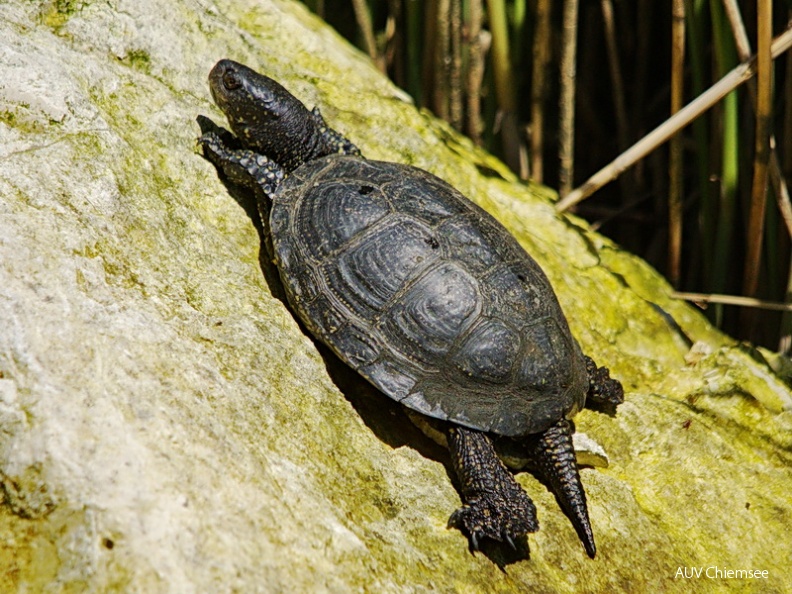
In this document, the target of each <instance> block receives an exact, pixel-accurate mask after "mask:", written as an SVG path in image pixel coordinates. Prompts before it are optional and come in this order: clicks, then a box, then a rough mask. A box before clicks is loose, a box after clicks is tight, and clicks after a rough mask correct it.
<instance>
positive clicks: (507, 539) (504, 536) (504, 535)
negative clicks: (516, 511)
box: [503, 532, 517, 551]
mask: <svg viewBox="0 0 792 594" xmlns="http://www.w3.org/2000/svg"><path fill="white" fill-rule="evenodd" d="M503 538H505V539H506V542H508V543H509V546H510V547H511V548H512V550H513V551H516V550H517V545H516V544H514V541H513V540H512V537H511V536H509V534H508V533H507V532H504V533H503Z"/></svg>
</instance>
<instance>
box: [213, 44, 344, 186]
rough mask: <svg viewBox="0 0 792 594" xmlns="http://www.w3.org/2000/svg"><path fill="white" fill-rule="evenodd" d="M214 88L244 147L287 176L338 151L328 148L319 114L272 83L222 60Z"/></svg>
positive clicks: (237, 65) (255, 73)
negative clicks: (303, 164)
mask: <svg viewBox="0 0 792 594" xmlns="http://www.w3.org/2000/svg"><path fill="white" fill-rule="evenodd" d="M209 87H210V89H211V91H212V98H213V99H214V101H215V103H216V104H217V106H218V107H219V108H220V109H221V110H222V111H223V113H224V114H225V116H226V118H227V119H228V122H229V124H230V125H231V129H232V130H233V132H234V134H235V135H236V136H237V138H239V140H240V141H241V143H242V145H243V146H244V147H245V148H249V149H251V150H254V151H256V152H259V153H262V154H264V155H266V156H267V157H269V158H270V159H272V160H273V161H275V162H276V163H278V165H280V166H281V167H283V168H284V169H286V171H287V172H290V171H293V170H294V169H296V168H297V167H299V166H300V165H301V164H302V163H304V162H305V161H309V160H311V159H315V158H318V157H321V156H324V155H325V154H329V153H330V152H332V151H328V150H326V149H325V147H324V144H326V143H325V142H324V138H323V133H324V131H323V130H322V129H321V127H320V126H319V125H318V122H317V118H316V117H315V116H314V114H312V113H311V112H310V111H308V109H306V107H305V105H303V104H302V103H301V102H300V101H299V100H298V99H297V98H296V97H295V96H294V95H292V94H291V93H289V91H287V90H286V89H285V88H283V87H282V86H281V85H280V84H278V83H277V82H275V81H274V80H272V79H271V78H269V77H267V76H264V75H263V74H259V73H258V72H256V71H254V70H252V69H250V68H248V67H247V66H244V65H243V64H239V63H237V62H234V61H233V60H220V61H219V62H218V63H217V64H215V66H214V68H212V71H211V72H210V73H209Z"/></svg>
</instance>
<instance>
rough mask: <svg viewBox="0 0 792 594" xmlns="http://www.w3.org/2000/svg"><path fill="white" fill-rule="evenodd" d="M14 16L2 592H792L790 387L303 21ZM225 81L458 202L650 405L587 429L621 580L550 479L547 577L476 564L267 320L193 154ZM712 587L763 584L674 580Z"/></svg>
mask: <svg viewBox="0 0 792 594" xmlns="http://www.w3.org/2000/svg"><path fill="white" fill-rule="evenodd" d="M0 17H2V18H0V33H1V34H2V38H3V41H2V43H1V44H0V492H1V493H2V499H3V504H2V506H0V591H3V592H15V591H20V592H146V593H159V592H163V593H164V592H218V593H223V592H323V591H326V592H363V591H368V592H427V591H440V592H514V591H526V590H528V589H530V591H533V592H573V591H574V592H577V591H580V592H601V591H605V590H608V591H636V592H638V591H641V592H643V591H652V592H665V591H668V592H685V591H691V590H695V591H699V592H717V591H723V590H727V589H737V590H741V591H756V592H784V591H790V588H792V586H790V584H792V569H790V568H792V547H790V546H789V543H790V537H789V533H790V530H792V495H790V493H792V464H791V462H792V395H791V394H790V390H789V388H788V386H787V385H786V384H785V383H784V382H783V381H782V380H781V379H779V378H778V377H777V376H776V375H774V374H773V373H772V372H771V371H770V369H769V368H768V367H767V366H766V365H765V364H764V363H763V362H762V361H761V360H760V359H759V358H758V357H757V356H756V354H755V353H753V352H750V351H748V350H746V349H742V348H740V347H738V346H737V345H734V344H733V342H732V341H730V340H729V339H728V338H726V337H724V336H722V335H720V334H719V333H717V332H716V331H715V330H713V329H712V328H711V327H710V326H708V324H707V323H706V322H705V321H704V319H703V318H702V317H701V316H700V315H699V314H698V313H697V312H696V311H694V310H693V309H692V308H691V307H689V306H687V305H684V304H681V303H679V302H675V301H673V300H672V299H671V298H670V297H669V292H670V290H669V287H668V286H667V285H666V284H665V283H664V281H663V280H662V279H661V278H660V277H659V276H658V275H657V274H656V273H655V272H654V271H652V270H651V269H650V268H649V267H648V266H647V265H646V264H644V263H643V262H642V261H640V260H638V259H637V258H635V257H632V256H630V255H628V254H624V253H622V252H621V251H619V250H618V249H617V248H616V246H614V245H613V244H612V243H610V242H609V241H608V240H606V239H604V238H602V237H600V236H598V235H596V234H594V233H592V232H590V231H589V230H588V229H587V227H586V225H585V223H583V222H582V221H580V220H577V219H575V218H572V217H564V218H559V217H557V216H556V215H555V214H554V211H553V208H552V203H551V198H552V196H551V194H550V193H549V192H548V191H547V190H544V189H542V188H538V187H528V188H526V187H525V186H522V185H518V184H516V183H514V180H513V179H512V178H511V176H510V175H509V174H508V173H507V172H506V171H505V169H504V167H503V166H502V165H501V164H500V163H499V162H497V161H496V160H494V159H493V158H491V157H489V156H487V155H486V154H484V153H482V152H480V151H478V150H475V149H474V148H473V147H472V146H471V145H470V143H468V142H467V141H466V140H464V139H462V138H460V137H459V136H457V135H456V134H455V133H453V132H452V131H451V130H450V129H449V128H448V127H447V126H445V125H444V124H442V123H439V122H438V121H436V120H434V119H433V118H431V117H430V116H429V115H428V114H424V113H419V112H418V111H416V110H415V109H414V108H413V107H412V106H411V105H410V104H409V101H408V98H406V97H405V96H404V94H403V93H401V92H399V91H398V90H397V89H395V88H394V87H393V86H392V85H391V84H390V83H388V82H387V81H386V80H385V79H383V78H382V77H381V76H380V75H379V74H378V73H377V72H376V71H375V69H374V68H373V67H372V66H371V65H370V64H369V63H368V61H367V60H366V59H365V58H364V57H362V56H361V55H360V54H359V53H358V52H356V51H355V50H353V49H351V48H350V47H349V46H347V45H346V44H345V42H343V41H342V40H341V39H340V38H339V37H338V36H337V35H336V34H335V33H333V32H332V31H331V30H329V29H328V28H326V27H325V26H324V25H323V24H322V23H321V22H320V21H319V20H318V19H316V18H315V17H313V16H312V15H310V14H309V13H308V12H307V11H306V10H305V9H304V8H303V7H302V6H301V5H299V4H296V3H292V2H285V1H264V0H237V1H234V2H231V1H225V2H224V1H220V0H217V1H215V0H202V1H201V2H195V1H194V0H174V1H171V2H154V1H152V0H135V1H132V0H118V1H115V2H92V1H85V2H60V1H57V2H56V1H54V0H52V1H48V2H25V1H22V0H16V1H11V2H4V3H2V4H0ZM223 57H230V58H233V59H235V60H238V61H241V62H244V63H247V64H250V65H251V66H253V67H255V68H257V69H259V70H261V71H263V72H265V73H267V74H268V75H270V76H272V77H273V78H276V79H278V80H280V81H281V82H282V83H284V84H285V85H286V86H287V87H288V88H289V89H290V90H292V91H293V92H294V93H295V94H296V95H298V96H299V97H300V98H302V99H303V100H304V101H305V102H306V103H307V104H308V105H309V106H311V105H314V104H319V105H320V106H321V107H322V109H323V113H324V115H325V117H326V118H327V119H328V121H329V122H331V124H332V125H334V126H335V127H337V128H338V129H340V130H342V131H344V132H345V133H346V134H347V135H348V136H350V138H351V139H352V140H353V141H354V142H355V143H356V144H358V146H360V147H361V148H362V149H363V151H364V152H365V154H366V155H368V156H370V157H373V158H381V159H389V160H395V161H400V162H407V163H412V164H415V165H418V166H421V167H424V168H426V169H429V170H431V171H432V172H434V173H436V174H438V175H440V176H441V177H444V178H445V179H447V180H448V181H450V182H451V183H452V184H454V185H456V186H457V187H458V188H460V189H461V190H462V191H463V192H464V193H465V194H467V195H469V196H471V198H473V199H474V200H476V201H477V202H478V203H479V204H481V205H482V206H484V207H485V208H487V209H488V210H490V211H491V212H492V213H493V214H494V215H495V216H496V217H498V218H499V219H501V220H502V221H503V222H504V223H505V224H506V225H507V226H509V227H510V228H511V229H512V230H513V231H514V233H515V234H516V236H517V237H518V238H519V239H520V241H521V242H522V243H523V245H524V246H525V247H526V248H527V249H528V250H529V251H530V252H531V253H532V254H533V255H534V256H535V257H536V259H537V260H538V261H539V262H540V264H541V265H542V266H543V267H544V268H545V270H546V271H547V273H548V276H549V277H550V279H551V281H552V282H553V284H554V286H555V287H556V290H557V292H558V294H559V298H560V300H561V303H562V306H563V307H564V308H565V310H566V312H567V315H568V317H569V318H570V323H571V326H572V330H573V332H574V333H575V334H576V336H577V337H578V338H579V340H580V341H581V343H582V345H583V347H584V350H586V351H587V352H589V353H592V354H593V355H594V356H595V358H596V359H597V360H598V361H599V362H600V363H601V364H605V365H608V366H609V367H611V369H612V371H613V374H614V375H615V376H617V377H619V378H620V379H622V381H623V382H624V384H625V388H626V390H627V400H628V401H627V402H626V403H625V404H624V405H623V407H621V409H620V411H619V414H618V415H617V416H616V417H615V418H609V417H606V416H603V415H598V414H596V413H591V412H588V411H584V412H583V413H581V414H580V415H579V416H578V417H577V419H576V420H577V424H578V428H579V430H581V431H583V432H585V433H587V434H588V435H589V436H591V437H593V438H594V439H595V440H596V441H597V442H598V443H599V444H600V445H602V446H603V447H604V449H605V451H606V452H607V456H608V459H609V461H610V464H609V466H608V468H590V469H584V470H583V472H582V475H583V482H584V484H585V485H586V489H587V491H588V497H589V502H590V503H589V505H590V511H591V516H592V524H593V526H594V530H595V534H596V536H597V539H598V546H599V553H598V555H597V558H596V560H594V561H591V560H589V559H588V558H587V557H586V555H585V554H584V552H583V549H582V547H581V546H580V544H579V542H578V540H577V537H576V535H575V533H574V531H573V530H572V528H571V527H570V525H569V523H568V521H567V519H566V518H565V517H564V516H563V515H562V513H561V512H560V511H559V509H558V506H557V505H556V503H555V501H554V500H553V497H552V496H551V495H550V494H549V493H548V492H547V490H546V489H545V488H544V487H543V486H542V485H541V484H540V483H539V482H538V481H536V480H535V479H534V478H533V477H532V476H531V475H530V474H527V473H521V474H520V475H519V477H518V478H519V480H520V481H521V482H522V483H523V485H524V486H525V487H526V489H527V490H528V492H529V494H530V495H531V496H532V497H533V498H534V500H535V502H536V504H537V508H538V510H539V518H540V522H541V530H540V532H538V533H537V534H536V535H532V536H531V537H530V540H529V542H530V546H531V555H530V559H521V560H519V559H518V560H514V559H509V558H507V556H503V555H501V554H500V553H499V552H498V551H495V552H492V553H490V554H489V556H487V555H482V554H477V555H471V554H470V553H469V552H468V550H467V542H466V541H465V539H464V538H463V537H462V535H461V534H460V533H459V532H457V531H454V530H447V529H446V527H445V525H446V521H447V518H448V516H449V514H450V513H451V512H452V511H453V510H454V509H455V508H456V507H457V506H458V504H459V498H458V495H457V494H456V492H455V491H454V489H453V486H452V484H451V482H450V480H449V477H448V471H447V470H446V465H447V462H448V461H447V459H446V458H445V457H444V454H443V452H442V451H441V450H440V449H439V448H437V447H435V446H433V445H432V444H431V443H430V442H428V441H427V440H426V439H425V438H423V437H422V436H421V435H420V434H419V433H417V432H416V431H415V429H414V428H413V427H412V426H411V425H410V424H409V422H407V420H406V419H405V417H404V415H403V414H402V413H401V411H400V410H399V409H398V407H396V406H393V405H391V404H390V403H389V402H387V401H385V399H383V398H381V397H378V395H376V394H373V393H372V391H371V390H368V389H367V388H366V387H365V386H364V385H362V384H361V383H360V382H358V381H357V380H356V379H355V378H354V377H351V375H350V374H349V373H347V372H345V371H344V370H343V368H340V367H339V365H338V363H337V362H336V361H334V360H333V359H332V358H331V357H327V356H326V354H325V353H322V352H320V351H319V350H317V348H316V346H315V345H314V344H313V342H312V341H311V340H309V339H308V338H307V337H306V336H305V335H304V334H303V333H302V332H301V331H300V328H299V326H298V325H297V323H296V322H295V321H294V319H293V318H292V316H291V315H290V314H289V312H288V311H287V310H286V309H285V308H284V307H283V305H282V304H281V302H280V301H279V300H277V299H276V298H274V297H273V296H272V295H271V293H270V291H269V289H268V287H267V284H266V283H265V281H264V277H263V274H262V268H261V264H260V259H259V245H260V244H259V237H258V234H257V231H256V227H255V225H254V223H253V222H252V220H251V218H250V216H249V215H248V214H247V211H246V208H245V207H246V206H247V207H249V205H245V204H244V203H242V204H240V203H238V202H237V201H235V200H234V198H233V197H232V196H231V195H229V192H228V191H227V189H226V188H225V187H224V186H223V185H222V184H221V183H220V181H219V180H218V177H217V175H216V172H215V171H214V169H213V168H212V167H211V166H210V165H209V164H207V163H206V162H205V161H204V160H203V159H201V158H200V157H199V156H198V155H197V154H196V152H195V139H196V137H197V136H198V134H199V129H198V126H197V124H196V122H195V118H196V116H197V115H199V114H204V115H208V116H210V117H213V118H214V119H215V120H217V121H219V122H221V121H222V117H221V116H220V114H219V113H218V112H217V110H216V109H215V108H214V107H213V106H212V104H211V101H210V97H209V92H208V88H207V85H206V76H207V74H208V72H209V69H210V68H211V66H212V65H213V64H214V63H215V62H216V61H217V60H218V59H220V58H223ZM482 172H484V173H486V175H484V173H482ZM248 210H249V208H248ZM694 343H695V344H696V345H697V346H696V349H695V352H696V353H699V356H698V357H696V358H695V359H693V358H691V357H688V359H687V361H686V355H688V352H689V351H690V350H691V346H692V345H693V344H694ZM716 567H717V568H718V570H721V571H723V570H729V569H733V570H739V569H752V570H765V571H767V573H766V574H764V575H765V576H766V577H760V578H753V579H748V578H731V579H730V578H727V577H717V576H715V570H714V569H711V570H710V573H711V574H712V575H713V576H715V577H714V578H712V579H710V578H708V577H706V575H703V576H702V577H700V578H693V579H685V578H684V577H679V576H680V575H681V574H680V572H681V571H682V570H683V569H684V568H688V572H690V571H692V570H693V569H696V568H703V570H705V571H706V569H707V568H716ZM691 582H693V583H691Z"/></svg>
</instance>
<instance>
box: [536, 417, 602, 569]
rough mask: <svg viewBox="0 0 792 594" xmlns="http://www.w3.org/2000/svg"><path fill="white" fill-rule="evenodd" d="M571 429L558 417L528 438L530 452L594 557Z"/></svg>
mask: <svg viewBox="0 0 792 594" xmlns="http://www.w3.org/2000/svg"><path fill="white" fill-rule="evenodd" d="M572 433H573V428H572V423H571V422H570V421H568V420H567V419H561V420H560V421H559V422H558V423H556V424H555V425H553V426H552V427H550V428H549V429H548V430H547V431H545V432H544V433H542V434H540V435H538V436H536V437H535V438H534V439H532V440H531V444H530V448H531V450H532V451H531V455H532V458H533V460H534V461H535V463H536V465H537V469H538V471H539V472H540V474H541V475H542V478H544V480H545V481H546V482H547V483H548V485H549V487H550V489H551V491H553V494H554V495H555V496H556V499H558V503H559V505H560V506H561V509H562V510H564V513H565V514H566V515H567V517H569V519H570V521H571V522H572V525H573V526H574V528H575V531H576V532H577V534H578V537H579V538H580V540H581V542H582V543H583V546H584V547H585V549H586V553H588V556H589V557H591V558H592V559H593V558H594V555H596V553H597V547H596V545H595V544H594V533H593V532H592V531H591V523H590V522H589V515H588V508H587V507H586V493H585V491H584V490H583V484H582V483H581V482H580V473H579V472H578V466H577V461H576V460H575V450H574V448H573V447H572Z"/></svg>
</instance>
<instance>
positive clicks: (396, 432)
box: [197, 116, 530, 572]
mask: <svg viewBox="0 0 792 594" xmlns="http://www.w3.org/2000/svg"><path fill="white" fill-rule="evenodd" d="M197 122H198V125H199V127H200V129H201V133H202V134H205V133H206V132H209V131H214V132H216V133H218V134H220V135H221V136H222V137H223V139H224V141H225V142H227V143H228V144H229V145H233V144H234V143H236V142H237V141H236V139H235V137H234V136H233V135H232V134H231V133H230V132H228V131H227V130H226V129H225V128H222V127H220V126H218V125H217V124H215V123H214V122H213V121H212V120H211V119H209V118H207V117H205V116H198V117H197ZM216 170H217V174H218V177H219V179H220V181H221V183H222V184H223V185H224V186H225V188H226V190H227V191H228V193H229V195H230V196H231V197H232V198H233V199H234V200H235V201H236V202H237V204H239V205H240V206H241V207H242V209H243V210H244V211H245V214H247V216H248V217H249V218H250V220H251V222H252V223H253V226H254V227H255V229H256V232H257V233H258V236H259V267H260V268H261V271H262V274H263V275H264V280H265V282H266V284H267V288H268V290H269V292H270V294H271V295H272V296H273V297H275V298H276V299H278V301H280V302H281V303H283V305H284V306H285V307H286V309H288V310H289V313H291V315H292V317H293V318H294V319H295V321H296V322H297V324H298V325H299V327H300V330H301V331H302V332H303V334H305V335H306V336H307V337H308V338H310V339H311V341H312V342H313V343H314V345H315V346H316V349H317V351H318V352H319V355H320V356H321V357H322V360H323V361H324V364H325V369H326V370H327V373H328V375H329V376H330V379H331V380H332V382H333V383H334V384H335V385H336V387H337V388H338V389H339V391H340V392H341V393H342V394H343V395H344V397H345V398H346V400H347V401H348V402H349V403H350V404H351V405H352V408H354V409H355V412H356V413H357V414H358V415H359V416H360V418H361V420H362V421H363V423H364V424H365V425H366V427H368V428H369V429H370V430H371V431H372V433H374V435H375V436H376V437H377V438H378V439H379V440H380V441H382V442H383V443H385V444H387V445H388V446H390V447H391V448H393V449H396V448H400V447H404V446H407V447H410V448H412V449H414V450H415V451H417V452H418V453H419V454H420V455H421V456H423V457H424V458H427V459H429V460H432V461H434V462H437V463H439V464H442V466H443V469H444V470H445V473H446V475H447V476H448V479H449V481H450V482H451V484H452V485H453V487H454V489H455V490H456V491H457V493H461V489H460V484H459V480H458V478H457V475H456V472H455V471H454V467H453V465H452V463H451V457H450V455H449V453H448V450H447V449H446V448H445V447H443V446H441V445H440V444H438V443H436V442H435V441H434V440H432V439H431V438H429V437H428V436H427V435H426V434H425V433H423V431H421V430H420V429H419V428H418V427H417V426H416V425H415V424H414V423H413V422H412V421H411V420H410V418H409V416H408V415H407V413H406V412H405V409H404V407H403V406H402V405H401V404H399V403H398V402H396V401H395V400H393V399H391V398H389V397H388V396H386V395H385V394H383V393H382V392H380V391H379V390H377V389H376V388H375V387H374V386H372V385H371V384H370V383H369V382H368V381H366V380H365V379H364V378H363V377H362V376H361V375H360V374H358V373H357V372H356V371H354V370H353V369H352V368H350V367H349V366H348V365H346V364H345V363H344V362H343V361H341V359H340V358H338V356H337V355H335V354H334V353H333V352H332V351H331V350H330V349H329V348H328V347H327V346H325V345H324V344H323V343H322V342H320V341H319V340H317V339H316V338H315V337H314V336H313V335H312V334H311V333H310V332H309V331H308V329H307V328H306V327H305V325H304V324H303V323H302V321H301V320H300V318H299V316H297V315H295V313H294V311H292V309H291V306H290V305H289V303H288V301H287V299H286V292H285V290H284V288H283V283H282V282H281V279H280V275H279V273H278V269H277V267H276V266H275V264H274V262H273V261H272V257H271V255H270V254H269V253H268V251H267V248H266V245H267V239H268V238H267V236H266V232H265V230H264V227H263V225H262V222H261V218H260V215H259V209H258V202H257V198H256V196H255V194H254V193H253V192H252V191H251V190H250V189H248V188H245V187H242V186H239V185H237V184H235V183H233V182H231V181H230V180H229V179H228V178H227V177H226V176H225V174H224V173H223V171H222V170H221V169H220V168H216ZM453 511H454V510H449V516H450V515H451V512H453ZM450 528H452V526H449V529H450ZM461 532H462V533H463V534H465V533H464V531H461ZM465 536H466V537H467V538H468V545H469V550H470V552H471V554H475V553H476V552H479V553H481V554H483V555H484V556H485V557H487V558H488V559H489V560H490V561H492V562H493V563H494V564H496V565H497V566H498V567H499V568H500V569H501V571H504V572H505V568H506V567H507V566H508V565H511V564H513V563H516V562H518V561H522V560H526V559H529V558H530V551H529V549H528V542H527V538H521V539H518V540H517V541H516V542H515V545H516V546H515V548H511V547H510V546H509V545H507V544H505V543H501V542H498V541H492V540H489V539H485V540H483V541H481V542H479V543H478V547H477V548H475V547H474V546H473V542H472V541H471V539H470V537H469V535H467V534H465Z"/></svg>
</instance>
